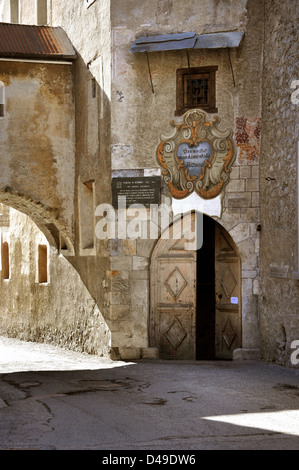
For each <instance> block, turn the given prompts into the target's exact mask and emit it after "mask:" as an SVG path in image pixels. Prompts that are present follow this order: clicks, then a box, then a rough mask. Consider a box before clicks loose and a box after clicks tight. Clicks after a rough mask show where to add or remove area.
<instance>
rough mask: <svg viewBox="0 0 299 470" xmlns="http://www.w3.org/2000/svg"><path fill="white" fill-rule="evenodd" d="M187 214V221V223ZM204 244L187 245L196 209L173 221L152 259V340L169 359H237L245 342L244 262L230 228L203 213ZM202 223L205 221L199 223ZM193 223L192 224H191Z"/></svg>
mask: <svg viewBox="0 0 299 470" xmlns="http://www.w3.org/2000/svg"><path fill="white" fill-rule="evenodd" d="M186 219H187V222H186ZM199 219H200V221H202V224H203V244H202V247H201V248H200V249H198V250H196V249H194V250H190V249H186V246H187V245H186V240H188V239H189V240H190V238H191V236H190V234H188V232H190V231H192V232H194V224H195V220H196V214H194V213H193V214H190V215H188V216H184V227H185V229H184V231H183V236H182V237H181V238H177V237H178V233H180V230H181V220H179V221H177V222H176V223H174V224H173V225H172V226H171V227H170V229H169V234H168V237H166V238H161V239H160V240H159V241H158V243H157V245H156V247H155V249H154V252H153V255H152V262H151V311H150V325H149V329H150V345H151V346H152V347H157V348H158V350H159V354H160V357H161V358H165V359H199V360H200V359H232V356H233V350H234V349H236V348H240V347H241V343H242V328H241V265H240V264H241V263H240V256H239V253H238V249H237V247H236V245H235V243H234V241H233V240H232V238H231V236H230V235H229V233H228V232H227V231H226V230H225V229H224V228H223V227H222V226H221V225H220V224H219V223H217V222H216V221H215V220H214V219H212V218H210V217H208V216H206V215H203V217H202V218H201V217H200V218H199ZM200 223H201V222H200ZM192 227H193V228H192Z"/></svg>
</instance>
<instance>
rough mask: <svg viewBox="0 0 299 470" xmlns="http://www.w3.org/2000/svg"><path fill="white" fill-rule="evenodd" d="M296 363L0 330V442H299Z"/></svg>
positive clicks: (261, 445) (28, 445)
mask: <svg viewBox="0 0 299 470" xmlns="http://www.w3.org/2000/svg"><path fill="white" fill-rule="evenodd" d="M298 409H299V369H287V368H283V367H280V366H274V365H268V364H263V363H260V362H253V361H244V362H241V361H240V362H239V361H236V362H226V361H214V362H212V361H198V362H195V361H194V362H192V361H183V362H182V361H181V362H179V361H174V362H172V361H171V362H170V361H136V362H113V361H110V360H108V359H103V358H99V357H96V356H89V355H86V354H80V353H75V352H71V351H65V350H61V349H59V348H58V347H54V346H49V345H45V344H36V343H25V342H22V341H18V340H14V339H8V338H4V337H0V429H1V432H0V449H1V450H5V449H7V450H9V449H41V450H47V449H57V450H62V449H74V450H75V449H87V450H88V449H90V450H96V449H103V450H115V449H122V450H133V449H134V450H220V449H223V450H229V449H232V450H237V449H249V450H258V449H270V450H271V449H286V450H298V449H299V411H298Z"/></svg>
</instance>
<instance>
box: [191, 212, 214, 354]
mask: <svg viewBox="0 0 299 470" xmlns="http://www.w3.org/2000/svg"><path fill="white" fill-rule="evenodd" d="M215 225H216V223H215V221H214V220H213V219H212V218H210V217H208V216H206V215H203V245H202V247H201V248H200V249H199V250H197V291H196V297H197V302H196V359H197V360H213V359H215V309H216V305H215Z"/></svg>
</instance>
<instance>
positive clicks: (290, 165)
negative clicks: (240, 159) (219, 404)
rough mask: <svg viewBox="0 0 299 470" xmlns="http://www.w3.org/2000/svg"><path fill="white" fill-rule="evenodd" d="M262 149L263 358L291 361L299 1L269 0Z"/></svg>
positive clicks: (298, 328) (298, 332)
mask: <svg viewBox="0 0 299 470" xmlns="http://www.w3.org/2000/svg"><path fill="white" fill-rule="evenodd" d="M265 13H266V15H265V17H266V22H265V33H266V34H265V55H264V74H263V90H262V91H263V120H262V122H263V124H262V147H261V154H262V157H261V185H260V187H261V223H262V232H261V296H260V324H261V351H262V358H263V359H264V360H267V361H273V362H277V363H279V364H284V365H289V366H290V365H291V362H290V357H291V353H292V350H291V349H290V346H291V343H292V341H294V340H298V339H299V311H298V305H299V297H298V296H299V290H298V280H296V278H297V279H298V276H297V275H296V274H294V273H295V272H298V270H299V266H298V231H297V218H298V205H297V178H298V167H297V158H298V139H299V120H298V105H297V104H294V103H292V101H291V94H292V93H293V91H294V90H293V89H291V84H292V81H293V80H298V79H299V72H298V16H299V5H298V2H296V1H293V0H287V1H285V2H279V1H276V0H266V2H265Z"/></svg>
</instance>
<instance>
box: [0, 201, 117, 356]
mask: <svg viewBox="0 0 299 470" xmlns="http://www.w3.org/2000/svg"><path fill="white" fill-rule="evenodd" d="M25 203H26V201H24V204H25ZM15 205H17V206H18V208H20V206H21V202H20V201H15ZM33 207H35V205H33ZM28 211H29V207H28V206H26V208H25V210H24V211H20V210H15V209H14V208H12V207H11V206H10V207H9V206H8V205H5V206H4V205H2V211H1V213H0V246H1V250H0V261H1V262H0V335H3V336H8V337H14V338H19V339H23V340H26V341H35V342H46V343H52V344H56V345H60V346H63V347H65V348H67V349H72V350H76V351H82V352H87V353H92V354H99V355H104V356H107V355H108V353H109V341H110V330H109V328H108V326H107V323H106V320H105V319H104V317H103V315H102V313H101V311H100V308H99V306H98V304H97V302H96V300H95V299H94V298H93V297H92V296H91V294H90V292H89V290H88V288H87V287H86V285H85V283H84V281H83V280H82V278H81V276H80V274H79V272H78V270H76V269H75V267H73V265H72V264H71V263H70V262H69V261H68V259H67V258H66V257H65V256H61V251H60V253H59V251H58V249H57V246H56V244H55V240H54V237H53V236H52V233H51V231H50V230H47V225H48V224H50V222H51V218H50V217H49V219H46V220H44V219H42V212H40V214H39V217H40V218H39V217H37V216H36V212H35V220H36V219H38V220H39V222H40V224H41V226H43V227H46V229H45V230H43V231H41V230H40V229H39V226H38V225H37V224H36V223H35V220H33V219H32V218H31V217H30V216H29V215H27V214H26V212H28ZM46 234H47V236H46Z"/></svg>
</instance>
